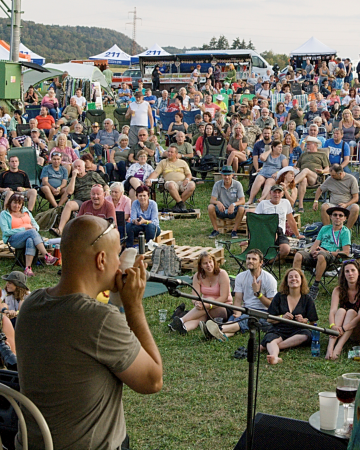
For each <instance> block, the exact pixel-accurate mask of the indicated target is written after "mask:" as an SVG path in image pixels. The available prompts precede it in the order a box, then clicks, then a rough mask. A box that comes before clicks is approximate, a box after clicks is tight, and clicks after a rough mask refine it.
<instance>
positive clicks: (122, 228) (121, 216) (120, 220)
mask: <svg viewBox="0 0 360 450" xmlns="http://www.w3.org/2000/svg"><path fill="white" fill-rule="evenodd" d="M115 214H116V224H117V227H118V230H119V233H120V243H121V244H125V242H126V239H127V235H126V221H125V213H124V211H115Z"/></svg>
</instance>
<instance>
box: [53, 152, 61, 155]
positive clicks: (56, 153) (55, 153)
mask: <svg viewBox="0 0 360 450" xmlns="http://www.w3.org/2000/svg"><path fill="white" fill-rule="evenodd" d="M52 155H53V156H62V154H61V153H59V152H54V153H53V154H52Z"/></svg>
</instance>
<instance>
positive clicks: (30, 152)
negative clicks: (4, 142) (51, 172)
mask: <svg viewBox="0 0 360 450" xmlns="http://www.w3.org/2000/svg"><path fill="white" fill-rule="evenodd" d="M11 156H17V157H18V158H19V169H20V170H23V171H24V172H26V174H27V176H28V177H29V180H30V185H31V187H32V188H33V189H36V190H37V192H38V196H37V206H36V207H35V210H36V211H39V210H40V209H41V208H42V207H43V204H44V202H47V200H45V199H43V198H42V197H40V196H39V189H40V184H41V183H40V174H41V171H42V167H40V166H38V164H37V156H36V150H35V149H34V148H32V147H13V148H12V149H11V150H9V152H8V155H7V157H8V159H10V157H11Z"/></svg>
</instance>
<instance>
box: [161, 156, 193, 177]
mask: <svg viewBox="0 0 360 450" xmlns="http://www.w3.org/2000/svg"><path fill="white" fill-rule="evenodd" d="M155 172H156V173H157V174H158V175H159V176H160V175H162V176H163V177H164V180H165V181H184V180H185V178H186V176H187V175H191V172H190V169H189V166H188V164H187V162H185V161H183V160H182V159H177V160H176V161H175V162H172V161H169V159H163V160H162V161H160V162H159V164H158V165H157V166H156V169H155Z"/></svg>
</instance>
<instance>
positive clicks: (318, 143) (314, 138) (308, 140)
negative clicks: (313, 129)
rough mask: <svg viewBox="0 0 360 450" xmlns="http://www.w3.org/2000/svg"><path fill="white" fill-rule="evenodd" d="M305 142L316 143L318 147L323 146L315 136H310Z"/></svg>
mask: <svg viewBox="0 0 360 450" xmlns="http://www.w3.org/2000/svg"><path fill="white" fill-rule="evenodd" d="M305 142H315V144H317V145H318V147H319V146H321V145H322V143H321V141H320V140H319V139H317V138H316V137H314V136H308V137H307V138H306V139H305Z"/></svg>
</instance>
